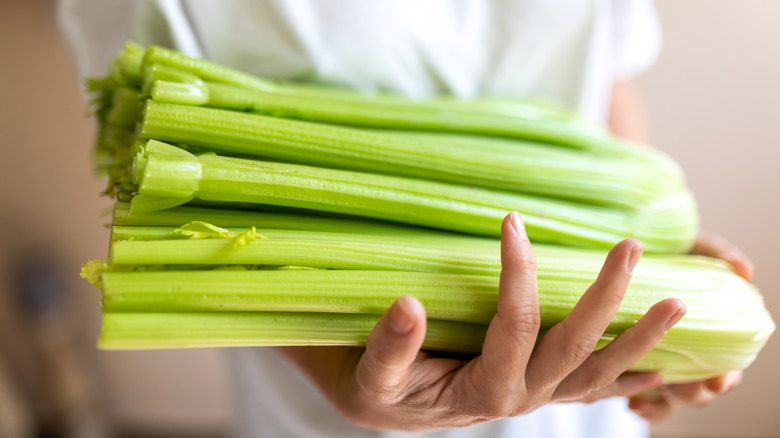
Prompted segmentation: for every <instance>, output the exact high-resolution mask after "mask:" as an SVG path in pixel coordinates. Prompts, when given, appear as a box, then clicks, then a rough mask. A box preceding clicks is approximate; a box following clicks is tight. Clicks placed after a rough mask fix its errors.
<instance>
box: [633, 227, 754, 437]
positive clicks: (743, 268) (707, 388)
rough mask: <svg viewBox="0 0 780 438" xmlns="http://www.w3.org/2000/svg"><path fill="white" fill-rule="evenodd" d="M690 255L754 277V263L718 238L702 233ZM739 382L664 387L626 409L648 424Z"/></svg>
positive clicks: (736, 377) (733, 376)
mask: <svg viewBox="0 0 780 438" xmlns="http://www.w3.org/2000/svg"><path fill="white" fill-rule="evenodd" d="M691 254H696V255H704V256H708V257H715V258H719V259H721V260H723V261H725V262H727V263H729V264H730V265H731V267H732V268H733V269H734V272H736V273H737V275H740V276H741V277H743V278H744V279H745V280H748V281H750V280H751V279H752V278H753V263H752V262H751V261H750V260H749V259H748V258H747V256H746V255H745V254H744V253H743V252H742V251H741V250H739V248H737V247H736V246H734V245H732V244H731V243H729V242H728V241H727V240H726V239H724V238H723V237H721V236H716V235H712V234H706V233H702V234H700V235H699V237H698V238H697V239H696V243H695V244H694V246H693V250H692V251H691ZM741 381H742V371H731V372H729V373H726V374H723V375H721V376H717V377H713V378H711V379H707V380H703V381H700V382H692V383H683V384H674V385H663V386H661V387H660V388H659V389H658V391H654V392H653V393H651V394H649V395H642V396H639V397H635V398H633V399H631V400H630V401H629V404H628V406H629V407H630V408H631V409H632V410H633V411H634V412H636V413H637V414H638V415H639V416H640V417H642V418H644V419H645V420H648V421H653V422H655V421H660V420H662V419H664V418H666V417H668V416H669V415H671V414H672V412H674V410H675V409H676V408H677V407H678V406H698V407H701V406H705V405H707V404H708V403H710V402H711V401H712V400H714V399H715V397H717V396H718V395H721V394H725V393H727V392H729V391H731V390H732V389H734V388H735V387H736V386H737V385H739V383H740V382H741Z"/></svg>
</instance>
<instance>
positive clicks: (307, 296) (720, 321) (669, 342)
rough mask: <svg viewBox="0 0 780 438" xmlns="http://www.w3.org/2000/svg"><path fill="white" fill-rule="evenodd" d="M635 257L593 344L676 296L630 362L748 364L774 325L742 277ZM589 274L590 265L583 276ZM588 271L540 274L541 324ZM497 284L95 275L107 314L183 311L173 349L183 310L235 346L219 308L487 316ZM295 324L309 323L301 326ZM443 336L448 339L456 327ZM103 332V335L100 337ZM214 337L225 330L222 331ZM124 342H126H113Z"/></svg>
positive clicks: (453, 278)
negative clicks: (669, 318) (202, 315)
mask: <svg viewBox="0 0 780 438" xmlns="http://www.w3.org/2000/svg"><path fill="white" fill-rule="evenodd" d="M644 262H645V260H643V261H642V262H641V263H640V265H639V266H638V267H637V270H636V271H635V277H634V281H632V284H631V285H630V287H629V291H628V293H627V295H626V298H625V300H624V302H623V303H622V304H621V306H620V308H619V310H618V313H617V315H616V317H615V318H614V319H613V322H612V323H611V324H610V326H609V327H608V328H607V330H606V332H605V335H604V337H603V341H604V342H602V344H601V345H602V346H603V345H604V344H605V343H606V342H608V341H610V340H612V339H614V337H615V336H616V335H617V334H619V333H621V332H622V331H623V330H625V329H627V328H629V327H631V326H633V325H634V324H635V323H636V321H637V320H638V319H639V318H640V317H641V316H642V315H643V314H644V313H645V312H646V311H647V309H648V308H649V307H650V306H652V305H653V304H654V303H655V302H657V301H660V300H662V299H665V298H669V297H676V298H679V299H682V300H683V301H684V302H685V303H686V305H687V308H688V313H687V314H686V316H685V317H684V318H683V319H682V320H681V321H680V322H679V323H678V324H677V325H676V326H675V327H674V328H673V329H672V330H670V331H669V333H667V334H666V336H665V337H664V339H663V340H662V341H661V343H660V344H659V346H658V347H657V348H656V349H655V350H654V352H653V353H651V354H650V355H648V356H646V357H645V358H644V359H643V360H642V361H641V362H640V363H639V364H638V365H637V367H635V368H634V369H635V370H639V369H644V370H654V371H661V372H662V374H665V377H667V378H668V379H673V378H674V379H681V380H682V379H685V378H692V377H694V376H699V377H701V376H713V375H717V374H721V373H722V372H723V371H726V370H732V369H743V368H745V367H747V366H748V365H750V363H751V362H752V361H753V360H754V358H755V356H756V355H757V354H758V352H759V351H760V350H761V348H762V347H763V345H764V344H765V343H766V341H767V340H768V338H769V336H770V335H771V333H772V332H773V330H774V323H773V322H772V320H771V317H770V316H769V314H768V313H767V311H766V309H765V307H764V305H763V301H762V299H761V296H760V295H759V294H758V293H757V291H756V290H755V289H754V288H753V287H752V286H751V285H749V284H748V283H746V282H745V281H744V280H742V279H741V278H739V277H738V276H737V275H735V274H733V273H731V272H729V271H728V270H727V269H725V268H723V267H722V266H720V267H716V265H713V264H707V263H700V264H699V266H698V267H697V268H696V269H691V266H690V265H685V266H676V265H674V264H673V263H672V264H671V265H670V263H659V262H655V263H649V264H644ZM540 263H541V260H540ZM540 266H541V265H540ZM705 268H706V269H705ZM595 272H597V268H596V271H594V272H593V273H592V277H594V276H595ZM592 277H591V278H589V279H588V280H587V281H586V280H582V279H573V280H572V279H561V278H554V279H549V278H547V277H545V276H540V278H539V295H540V304H541V309H540V316H541V318H542V327H543V328H549V327H551V326H552V325H554V324H555V323H557V322H558V321H560V320H562V319H563V318H565V317H566V315H568V314H569V313H570V311H571V309H572V308H573V306H574V305H575V304H576V302H577V300H578V299H579V298H580V296H581V294H582V293H583V291H584V290H585V289H586V288H587V286H588V285H589V284H590V281H592V279H593V278H592ZM678 279H679V280H680V281H679V282H678ZM637 280H638V281H637ZM659 283H663V284H659ZM497 289H498V277H497V276H493V277H486V276H463V275H447V274H431V273H416V272H388V271H343V270H336V271H330V270H324V271H316V270H315V271H197V272H135V273H119V272H106V273H104V274H103V275H102V290H103V301H102V302H103V306H104V310H105V311H106V315H107V316H108V315H112V314H117V313H115V312H125V311H139V310H143V312H139V313H137V315H154V314H155V313H151V314H149V313H144V312H150V311H151V312H165V313H163V314H164V315H166V316H167V315H177V313H176V312H183V315H185V316H182V317H181V319H182V320H184V321H185V323H184V325H178V326H174V327H179V328H178V330H180V331H181V332H183V333H182V334H181V335H180V336H185V335H186V336H189V337H190V339H189V342H186V343H185V344H184V345H178V346H180V347H181V346H199V345H201V344H200V343H202V342H208V341H207V340H208V339H210V337H209V336H201V334H200V333H199V332H194V333H193V332H192V331H190V330H188V328H187V323H186V320H187V316H186V315H189V314H190V313H189V312H195V311H210V312H211V311H213V312H217V313H215V315H225V317H224V318H225V319H224V320H223V322H222V323H221V328H223V329H225V330H226V331H227V332H229V333H230V334H229V335H227V336H228V337H229V339H228V340H226V341H225V342H226V343H227V344H220V345H243V344H242V342H243V340H242V338H241V336H237V335H236V334H235V332H230V330H231V329H232V324H233V323H232V322H231V320H230V317H229V315H227V311H236V312H239V313H236V314H235V315H236V319H240V318H242V317H243V315H246V313H243V312H245V311H247V310H255V311H258V312H261V314H262V312H265V311H285V310H289V311H293V312H301V311H307V312H311V313H310V314H311V315H318V314H319V312H328V313H337V312H347V313H354V312H361V313H373V314H376V315H379V314H381V313H383V312H384V311H385V310H386V309H387V308H388V307H389V305H390V304H391V303H392V302H393V301H394V300H395V299H397V298H398V297H399V296H401V295H414V296H417V297H418V298H419V299H420V300H421V301H422V302H423V303H424V304H425V306H426V310H427V312H428V315H429V316H430V317H432V318H436V319H442V320H455V321H473V322H477V323H483V324H487V323H488V322H489V321H490V319H491V318H492V316H493V313H494V312H495V299H496V296H497V295H496V294H497ZM170 312H173V313H170ZM119 314H123V313H119ZM138 318H139V319H143V318H154V317H153V316H138ZM347 318H351V317H350V316H347ZM107 324H108V323H107ZM334 326H335V327H337V328H339V329H340V328H342V326H341V325H340V323H339V322H338V321H337V320H334V321H331V322H329V323H328V324H327V325H323V326H322V327H321V329H322V330H324V331H326V332H327V331H329V330H331V329H333V328H334ZM215 328H220V325H218V326H216V327H215ZM305 328H307V329H308V330H311V331H317V329H313V328H312V327H310V326H309V327H305ZM305 328H302V329H303V330H302V331H301V332H299V334H298V338H295V337H291V338H285V337H284V336H281V337H280V338H274V337H272V339H271V342H278V344H274V345H287V344H290V345H301V344H304V345H307V344H308V343H309V342H313V341H312V340H311V338H312V337H314V338H316V337H317V336H318V335H317V334H311V333H307V332H306V330H305ZM136 329H137V330H138V331H134V332H135V333H137V334H139V336H137V337H135V336H133V335H132V334H131V333H125V334H124V336H126V337H128V338H130V340H131V341H132V340H135V342H138V343H140V344H141V345H142V347H139V348H145V347H148V346H150V345H151V346H153V345H154V342H153V340H152V341H150V340H149V339H147V338H146V337H145V336H144V331H150V330H154V332H155V333H158V334H160V336H169V334H166V332H170V331H174V332H175V331H176V329H172V328H170V327H169V326H166V325H165V324H160V325H158V324H154V325H153V326H150V327H148V328H143V327H141V328H139V327H134V330H136ZM112 330H113V331H114V333H115V332H116V331H117V330H116V329H115V328H106V329H104V335H106V333H111V331H112ZM119 331H120V332H121V330H119ZM181 332H180V333H181ZM266 335H268V336H270V335H269V334H266ZM450 335H451V336H453V337H455V339H457V336H458V333H457V332H456V333H451V334H450ZM106 336H109V338H110V335H106ZM114 336H116V335H114ZM222 336H225V334H224V332H223V333H222ZM153 339H154V338H153ZM182 341H184V340H183V339H182ZM266 342H268V341H266ZM325 342H334V341H333V340H329V341H325ZM317 343H318V342H313V344H315V345H316V344H317ZM193 344H194V345H193ZM201 346H202V345H201ZM127 347H132V345H130V346H128V345H119V346H118V347H117V348H127ZM461 351H463V350H461Z"/></svg>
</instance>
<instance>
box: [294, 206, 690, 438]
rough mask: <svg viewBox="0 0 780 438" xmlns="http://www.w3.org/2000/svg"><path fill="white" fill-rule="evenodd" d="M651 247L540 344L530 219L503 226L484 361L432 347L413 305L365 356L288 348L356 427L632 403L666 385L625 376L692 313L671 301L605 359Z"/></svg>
mask: <svg viewBox="0 0 780 438" xmlns="http://www.w3.org/2000/svg"><path fill="white" fill-rule="evenodd" d="M642 249H643V246H642V244H641V242H639V241H637V240H633V239H629V240H624V241H623V242H620V243H619V244H617V245H616V246H615V247H614V248H613V249H612V251H611V252H610V253H609V255H608V257H607V260H606V262H605V263H604V267H603V268H602V270H601V273H600V274H599V276H598V279H597V280H596V282H595V283H594V284H593V285H592V286H591V287H590V288H588V290H587V291H586V292H585V294H584V295H583V296H582V298H581V299H580V300H579V302H578V303H577V305H576V306H575V308H574V309H573V310H572V312H571V314H570V315H569V316H567V317H566V319H564V320H563V321H562V322H560V323H558V324H556V325H555V326H553V327H552V328H551V329H550V330H549V331H548V332H547V333H546V334H545V335H544V336H543V337H542V338H541V340H540V341H539V342H538V344H537V335H538V333H539V329H540V315H539V301H538V296H537V284H536V259H535V257H534V254H533V251H532V250H531V245H530V243H529V241H528V237H527V236H526V233H525V228H524V226H523V223H522V221H521V219H520V216H519V214H517V213H513V214H511V215H509V216H507V218H506V219H505V220H504V224H503V226H502V240H501V259H502V272H501V281H500V287H499V295H498V307H497V313H496V315H495V317H494V318H493V320H492V321H491V323H490V326H489V328H488V332H487V337H486V338H485V343H484V346H483V349H482V354H481V355H480V356H478V357H476V358H474V359H472V360H470V361H460V360H454V359H443V358H436V357H433V356H431V355H429V354H428V353H426V352H423V351H421V350H420V348H421V345H422V342H423V338H424V337H425V331H426V316H425V310H424V308H423V306H422V304H421V303H420V302H419V301H417V300H416V299H414V298H412V297H402V298H400V299H398V300H397V301H396V302H395V303H394V304H393V305H392V306H391V308H390V309H389V310H388V311H387V313H385V315H383V316H382V318H381V319H380V320H379V322H378V323H377V325H376V327H375V328H374V330H373V331H372V332H371V335H370V337H369V339H368V343H367V346H366V348H365V349H357V348H348V347H332V348H318V347H285V348H282V349H281V350H282V351H283V353H284V354H285V355H286V356H287V357H288V358H290V359H291V360H292V361H293V362H295V363H297V364H298V365H299V366H300V367H301V368H302V369H303V370H304V371H305V372H306V373H307V374H308V375H309V376H310V377H311V378H312V380H313V381H314V382H315V383H316V384H317V385H318V386H319V387H320V388H321V390H322V391H323V393H324V394H325V396H326V397H327V398H328V399H329V400H330V401H331V402H332V403H333V404H334V406H335V407H336V408H337V409H339V410H340V411H341V412H342V414H343V415H344V416H345V417H346V418H347V419H349V420H351V421H353V422H354V423H357V424H359V425H362V426H365V427H369V428H373V429H383V430H407V431H426V430H437V429H444V428H452V427H461V426H468V425H472V424H476V423H481V422H486V421H491V420H495V419H499V418H504V417H511V416H517V415H523V414H526V413H529V412H531V411H533V410H535V409H537V408H539V407H540V406H543V405H545V404H547V403H553V402H562V401H586V402H590V401H595V400H598V399H602V398H606V397H613V396H626V397H629V396H632V395H635V394H638V393H640V392H643V391H646V390H649V389H652V388H655V387H657V386H658V385H660V384H661V378H660V376H659V375H657V374H654V373H625V371H626V370H628V369H629V368H630V367H631V366H632V365H634V364H635V363H636V362H637V361H639V359H641V358H642V357H643V356H644V355H645V354H646V353H647V352H649V351H650V350H651V349H653V348H654V347H655V346H656V345H657V344H658V342H659V341H660V340H661V338H662V337H663V336H664V334H665V333H666V331H667V330H668V329H669V328H670V327H671V326H672V325H674V324H675V323H676V322H677V321H679V319H680V318H681V317H682V315H683V314H684V313H685V306H684V305H683V303H682V302H681V301H679V300H676V299H668V300H664V301H661V302H659V303H657V304H656V305H654V306H653V307H652V308H651V309H650V310H649V311H648V312H647V314H646V315H645V316H644V317H642V319H640V320H639V322H637V324H636V325H635V326H634V327H632V328H630V329H628V330H626V331H625V332H623V333H622V334H621V335H620V336H618V337H617V338H616V339H615V340H614V341H613V342H611V343H610V344H609V345H607V346H606V347H604V348H603V349H601V350H599V351H596V352H594V348H595V347H596V343H597V342H598V340H599V338H600V337H601V335H602V334H603V333H604V330H605V329H606V328H607V325H608V324H609V323H610V321H611V320H612V318H613V317H614V315H615V313H616V311H617V309H618V306H619V304H620V302H621V301H622V299H623V296H624V294H625V292H626V289H627V287H628V283H629V280H630V278H631V271H632V270H633V268H634V266H635V265H636V262H637V261H638V259H639V257H640V255H641V253H642Z"/></svg>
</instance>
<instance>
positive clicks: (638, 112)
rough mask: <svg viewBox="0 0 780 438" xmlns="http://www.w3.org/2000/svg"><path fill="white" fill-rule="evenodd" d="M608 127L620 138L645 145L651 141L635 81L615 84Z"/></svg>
mask: <svg viewBox="0 0 780 438" xmlns="http://www.w3.org/2000/svg"><path fill="white" fill-rule="evenodd" d="M607 125H608V126H609V129H610V130H611V131H612V132H613V133H614V134H615V135H617V136H618V137H622V138H626V139H629V140H636V141H639V142H643V143H646V142H647V141H648V140H649V138H650V134H649V128H648V122H647V115H646V114H645V111H644V106H643V103H642V97H641V94H640V92H639V88H638V87H637V85H636V83H635V82H634V81H633V80H628V81H625V82H615V83H614V84H613V86H612V97H611V99H610V109H609V119H608V120H607Z"/></svg>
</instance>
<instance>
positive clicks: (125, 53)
mask: <svg viewBox="0 0 780 438" xmlns="http://www.w3.org/2000/svg"><path fill="white" fill-rule="evenodd" d="M145 51H146V49H145V48H144V47H143V46H141V45H139V44H137V43H134V42H132V41H128V42H127V43H125V45H124V47H123V48H122V50H121V51H120V52H119V53H118V54H117V55H116V56H115V57H114V59H113V61H112V63H111V71H110V73H109V74H110V76H111V77H112V78H113V79H114V80H115V81H117V82H118V83H119V84H122V85H125V86H128V87H131V88H135V89H136V90H140V88H141V85H142V83H143V76H144V75H143V58H144V53H145Z"/></svg>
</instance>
